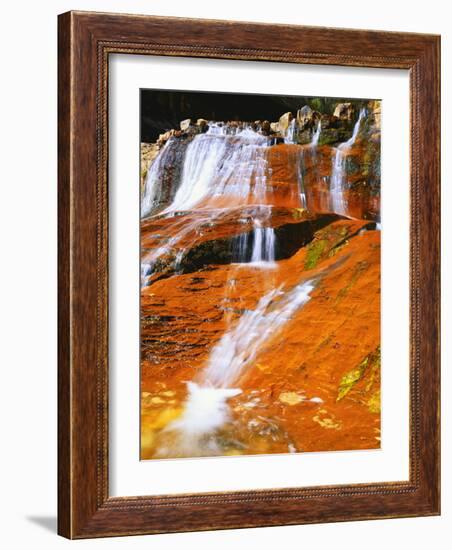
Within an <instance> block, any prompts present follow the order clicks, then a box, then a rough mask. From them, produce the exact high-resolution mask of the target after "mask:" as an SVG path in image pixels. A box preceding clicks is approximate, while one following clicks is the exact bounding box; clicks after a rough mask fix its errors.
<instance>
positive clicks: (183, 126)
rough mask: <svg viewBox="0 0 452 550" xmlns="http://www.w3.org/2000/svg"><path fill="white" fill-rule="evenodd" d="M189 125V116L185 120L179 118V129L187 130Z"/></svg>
mask: <svg viewBox="0 0 452 550" xmlns="http://www.w3.org/2000/svg"><path fill="white" fill-rule="evenodd" d="M190 126H191V118H186V119H185V120H181V122H180V129H181V130H182V131H183V132H185V131H187V130H188V129H189V128H190Z"/></svg>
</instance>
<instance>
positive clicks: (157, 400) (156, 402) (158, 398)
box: [151, 396, 165, 405]
mask: <svg viewBox="0 0 452 550" xmlns="http://www.w3.org/2000/svg"><path fill="white" fill-rule="evenodd" d="M151 403H154V404H155V405H159V404H161V403H165V400H164V399H162V398H161V397H158V396H157V397H153V398H152V399H151Z"/></svg>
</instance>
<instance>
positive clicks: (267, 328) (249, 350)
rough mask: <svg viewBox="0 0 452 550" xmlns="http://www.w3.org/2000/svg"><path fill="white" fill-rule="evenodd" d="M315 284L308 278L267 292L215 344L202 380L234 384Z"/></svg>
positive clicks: (211, 383) (219, 384) (222, 385)
mask: <svg viewBox="0 0 452 550" xmlns="http://www.w3.org/2000/svg"><path fill="white" fill-rule="evenodd" d="M314 287H315V283H314V281H313V280H308V281H305V282H303V283H299V284H298V285H296V286H295V287H294V288H292V289H291V290H289V291H288V292H287V291H286V292H285V291H284V289H283V288H282V287H279V288H275V289H272V290H271V291H270V292H268V293H267V294H265V295H264V296H263V297H262V298H261V299H260V300H259V302H258V304H257V306H256V308H255V309H254V310H249V311H246V312H245V313H244V314H243V315H242V317H241V318H240V319H239V321H238V323H237V324H236V325H235V327H233V328H232V329H231V330H229V331H227V332H226V333H225V334H224V335H223V337H222V338H221V339H220V341H219V342H218V343H217V344H216V345H215V346H214V348H213V349H212V351H211V353H210V357H209V361H208V365H207V368H206V369H205V371H204V372H203V375H202V376H203V384H204V385H207V386H210V387H215V388H230V387H232V385H233V384H235V383H236V382H237V380H238V379H239V377H240V376H241V374H243V372H244V370H245V369H246V368H247V367H248V366H250V365H251V364H252V363H253V361H254V360H255V358H256V356H257V354H258V352H259V351H260V350H261V349H262V346H264V344H268V341H269V339H270V338H273V337H274V336H275V335H276V334H277V333H278V331H279V330H280V329H281V328H282V327H283V326H284V325H285V324H286V323H288V322H289V321H290V320H291V319H292V316H293V315H294V313H295V312H296V311H297V310H298V309H299V308H300V307H302V306H304V305H305V304H306V303H307V302H308V301H309V300H310V293H311V292H312V291H313V289H314Z"/></svg>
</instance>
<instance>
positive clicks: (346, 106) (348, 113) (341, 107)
mask: <svg viewBox="0 0 452 550" xmlns="http://www.w3.org/2000/svg"><path fill="white" fill-rule="evenodd" d="M354 112H355V109H354V108H353V105H352V104H351V103H338V104H337V105H336V108H335V109H334V113H333V116H335V117H336V118H339V119H341V120H352V118H353V114H354Z"/></svg>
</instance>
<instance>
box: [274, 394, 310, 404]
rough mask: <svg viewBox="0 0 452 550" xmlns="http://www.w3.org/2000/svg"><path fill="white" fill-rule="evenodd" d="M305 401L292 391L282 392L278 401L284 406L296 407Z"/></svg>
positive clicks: (301, 396)
mask: <svg viewBox="0 0 452 550" xmlns="http://www.w3.org/2000/svg"><path fill="white" fill-rule="evenodd" d="M305 399H306V398H305V397H304V396H303V395H300V394H299V393H296V392H293V391H289V392H283V393H281V394H280V395H279V400H280V401H281V403H284V404H285V405H298V404H299V403H302V402H303V401H305Z"/></svg>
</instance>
